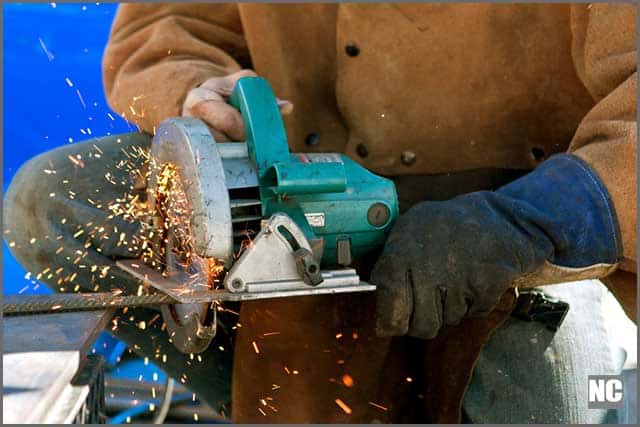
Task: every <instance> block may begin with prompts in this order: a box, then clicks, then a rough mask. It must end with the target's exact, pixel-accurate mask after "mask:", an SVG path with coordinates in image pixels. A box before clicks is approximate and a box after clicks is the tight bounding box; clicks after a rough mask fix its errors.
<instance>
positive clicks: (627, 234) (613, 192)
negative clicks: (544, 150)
mask: <svg viewBox="0 0 640 427" xmlns="http://www.w3.org/2000/svg"><path fill="white" fill-rule="evenodd" d="M571 29H572V35H573V45H572V55H573V60H574V63H575V66H576V70H577V73H578V76H579V77H580V79H581V80H582V82H583V83H584V85H585V87H586V88H587V90H588V91H589V93H590V94H591V96H592V97H593V98H594V101H595V102H596V104H595V106H594V107H593V108H592V109H591V110H590V111H589V112H588V113H587V115H586V116H585V117H584V119H583V120H582V122H581V123H580V125H579V127H578V129H577V131H576V133H575V136H574V137H573V140H572V142H571V146H570V147H569V151H570V152H572V153H573V154H575V155H577V156H579V157H581V158H582V159H583V160H585V161H586V162H587V163H588V164H589V165H590V166H591V168H592V169H593V170H595V172H596V173H597V174H598V176H599V177H600V179H601V180H602V181H603V183H604V185H605V186H606V188H607V190H608V191H609V194H610V196H611V200H612V201H613V205H614V209H615V211H616V216H617V218H618V224H619V227H620V235H621V240H622V249H623V260H622V262H621V263H620V269H622V270H625V271H630V272H636V271H637V270H636V266H637V265H636V258H637V244H636V242H637V210H636V205H637V203H636V200H637V188H636V187H637V160H636V154H637V134H636V128H637V124H636V103H637V101H636V93H637V81H636V80H637V53H636V49H637V43H636V6H635V4H605V3H597V4H589V5H587V4H580V5H572V9H571ZM578 214H579V213H578Z"/></svg>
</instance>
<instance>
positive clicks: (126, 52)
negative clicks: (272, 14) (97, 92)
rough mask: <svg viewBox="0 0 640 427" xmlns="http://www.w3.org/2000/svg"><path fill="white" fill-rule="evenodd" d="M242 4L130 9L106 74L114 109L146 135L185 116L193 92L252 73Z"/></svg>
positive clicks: (121, 20) (122, 17) (118, 22)
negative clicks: (240, 72)
mask: <svg viewBox="0 0 640 427" xmlns="http://www.w3.org/2000/svg"><path fill="white" fill-rule="evenodd" d="M249 62H250V60H249V53H248V49H247V45H246V42H245V39H244V35H243V32H242V24H241V22H240V16H239V14H238V8H237V5H236V4H231V3H224V4H193V3H168V4H162V3H160V4H151V3H139V4H138V3H135V4H134V3H124V4H121V5H120V6H119V8H118V11H117V13H116V16H115V19H114V22H113V25H112V28H111V34H110V37H109V42H108V44H107V46H106V49H105V52H104V57H103V62H102V69H103V83H104V88H105V93H106V97H107V100H108V102H109V105H110V106H111V107H112V108H113V109H114V111H116V112H117V113H119V114H121V115H122V116H123V117H124V118H126V119H127V120H129V121H130V122H133V123H135V124H136V125H138V126H139V127H140V128H141V129H142V130H144V131H146V132H150V133H153V131H154V128H155V126H157V125H158V123H160V122H161V121H162V120H164V119H166V118H169V117H175V116H179V115H180V113H181V109H182V103H183V101H184V98H185V96H186V94H187V92H188V91H189V90H190V89H191V88H193V87H195V86H197V85H199V84H201V83H202V82H204V81H205V80H207V79H208V78H210V77H214V76H221V75H226V74H229V73H231V72H234V71H237V70H238V69H240V68H241V67H250V64H249Z"/></svg>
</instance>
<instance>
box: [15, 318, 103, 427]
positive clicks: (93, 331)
mask: <svg viewBox="0 0 640 427" xmlns="http://www.w3.org/2000/svg"><path fill="white" fill-rule="evenodd" d="M112 314H113V313H112V311H111V310H105V311H93V312H76V313H55V314H38V315H29V316H10V317H4V318H3V331H2V349H3V354H2V386H3V397H2V412H3V423H4V424H14V423H20V424H23V423H35V424H51V423H55V424H61V423H63V424H66V423H71V422H73V420H74V419H75V417H76V415H77V414H78V412H79V411H80V409H81V408H82V405H83V403H84V402H85V399H86V398H87V395H88V393H89V385H72V383H71V382H72V379H73V378H74V377H75V376H76V373H77V372H78V370H79V369H80V367H81V365H82V364H83V363H84V361H85V360H86V357H87V354H88V351H89V350H90V348H91V345H92V344H93V342H94V341H95V339H96V338H97V336H98V334H100V332H101V331H102V330H103V329H104V327H105V326H106V324H107V323H108V322H109V320H110V319H111V317H112Z"/></svg>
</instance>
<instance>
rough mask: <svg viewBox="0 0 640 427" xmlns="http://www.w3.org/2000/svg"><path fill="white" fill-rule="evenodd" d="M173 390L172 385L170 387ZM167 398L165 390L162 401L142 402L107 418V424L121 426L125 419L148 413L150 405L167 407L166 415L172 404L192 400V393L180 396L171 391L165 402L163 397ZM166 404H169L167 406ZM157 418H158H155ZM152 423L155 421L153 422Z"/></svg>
mask: <svg viewBox="0 0 640 427" xmlns="http://www.w3.org/2000/svg"><path fill="white" fill-rule="evenodd" d="M172 384H173V380H172ZM168 385H169V383H167V386H168ZM172 388H173V385H172ZM166 396H167V392H166V390H165V394H164V396H163V400H160V399H154V400H147V401H144V402H141V403H140V404H139V405H136V406H134V407H132V408H129V409H125V410H124V411H122V412H119V413H117V414H116V415H114V416H113V417H111V418H109V420H108V421H107V423H108V424H122V423H124V422H126V421H127V418H129V417H131V418H134V417H137V416H140V415H142V414H144V413H146V412H147V411H149V406H150V405H151V404H154V405H161V406H165V405H166V406H167V413H168V411H169V408H170V407H171V404H172V403H180V402H187V401H189V400H191V399H192V398H193V394H192V393H182V394H176V395H173V391H172V395H171V396H169V397H170V398H169V399H168V400H167V399H165V397H166ZM166 402H169V403H168V404H167V403H166ZM166 417H167V414H164V417H163V420H162V422H163V421H164V420H165V419H166ZM156 418H158V417H156ZM153 421H154V423H155V421H156V419H154V420H153Z"/></svg>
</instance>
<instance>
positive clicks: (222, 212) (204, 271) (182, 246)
mask: <svg viewBox="0 0 640 427" xmlns="http://www.w3.org/2000/svg"><path fill="white" fill-rule="evenodd" d="M147 201H148V207H149V212H150V213H151V216H152V220H153V224H154V227H153V229H154V230H155V232H156V233H157V234H156V236H155V238H154V239H151V243H152V247H153V249H152V252H153V254H154V255H153V258H154V259H155V262H154V263H153V265H154V267H155V269H156V270H158V271H159V272H161V273H162V275H163V276H164V277H166V278H167V279H169V280H170V281H172V282H173V283H176V284H178V285H179V288H180V289H184V291H185V292H192V291H203V290H209V289H212V288H213V287H214V283H213V279H214V278H215V277H216V274H215V273H216V272H221V271H222V264H223V263H224V262H226V261H227V260H228V259H229V258H230V257H231V256H232V255H233V234H232V223H231V213H230V207H229V196H228V192H227V186H226V180H225V175H224V170H223V168H222V160H221V158H220V155H219V153H218V149H217V147H216V143H215V140H214V139H213V137H212V136H211V134H210V133H209V130H208V129H207V127H206V126H205V125H204V124H203V123H202V122H200V121H199V120H197V119H192V118H177V119H170V120H167V121H165V122H163V123H162V124H161V125H160V127H159V128H158V131H157V134H156V136H155V137H154V139H153V142H152V146H151V155H150V173H149V177H148V184H147ZM162 314H163V319H164V321H165V322H166V324H167V329H168V332H169V335H170V337H171V339H172V341H173V342H174V344H175V346H176V348H177V349H178V350H180V351H182V352H184V353H199V352H201V351H204V350H205V349H206V348H207V347H208V346H209V343H210V341H211V339H213V337H214V336H215V333H216V320H215V319H216V317H215V307H214V306H213V305H212V304H176V305H165V306H162Z"/></svg>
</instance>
